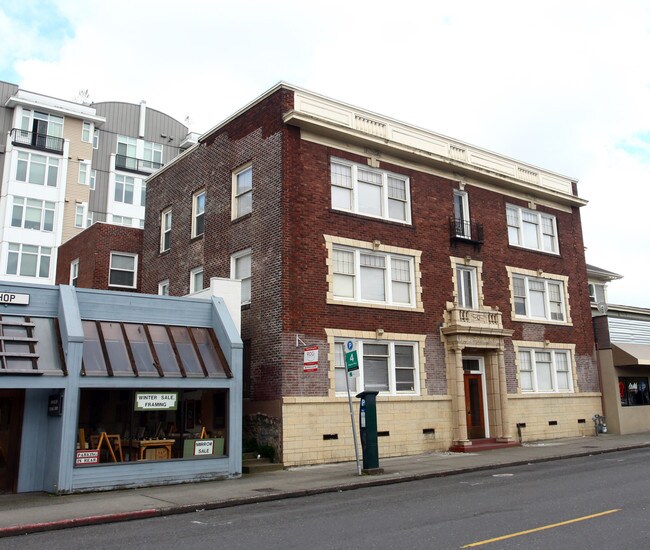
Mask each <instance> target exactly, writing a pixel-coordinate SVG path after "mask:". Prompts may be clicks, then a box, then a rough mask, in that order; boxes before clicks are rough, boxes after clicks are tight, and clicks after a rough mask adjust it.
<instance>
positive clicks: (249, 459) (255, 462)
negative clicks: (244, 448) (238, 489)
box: [241, 453, 284, 475]
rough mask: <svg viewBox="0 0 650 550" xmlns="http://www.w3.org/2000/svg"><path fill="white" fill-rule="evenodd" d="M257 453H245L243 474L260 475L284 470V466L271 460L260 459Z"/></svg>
mask: <svg viewBox="0 0 650 550" xmlns="http://www.w3.org/2000/svg"><path fill="white" fill-rule="evenodd" d="M258 457H259V455H258V454H257V453H244V457H243V461H242V470H241V471H242V474H249V475H250V474H259V473H261V472H275V471H277V470H283V469H284V466H282V464H278V463H275V462H271V459H270V458H262V457H259V458H258Z"/></svg>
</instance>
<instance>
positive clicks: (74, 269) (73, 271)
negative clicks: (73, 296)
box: [70, 258, 79, 286]
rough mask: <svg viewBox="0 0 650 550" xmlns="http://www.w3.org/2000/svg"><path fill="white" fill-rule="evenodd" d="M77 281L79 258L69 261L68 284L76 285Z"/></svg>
mask: <svg viewBox="0 0 650 550" xmlns="http://www.w3.org/2000/svg"><path fill="white" fill-rule="evenodd" d="M78 282H79V258H77V259H76V260H72V261H71V262H70V284H71V285H72V286H77V283H78Z"/></svg>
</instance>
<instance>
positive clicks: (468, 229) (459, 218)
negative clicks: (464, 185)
mask: <svg viewBox="0 0 650 550" xmlns="http://www.w3.org/2000/svg"><path fill="white" fill-rule="evenodd" d="M454 232H455V235H456V237H461V238H464V239H471V238H472V225H471V223H470V219H469V201H468V199H467V192H465V191H458V190H454Z"/></svg>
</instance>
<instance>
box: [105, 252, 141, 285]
mask: <svg viewBox="0 0 650 550" xmlns="http://www.w3.org/2000/svg"><path fill="white" fill-rule="evenodd" d="M137 280H138V255H137V254H127V253H126V252H111V263H110V272H109V278H108V284H109V285H110V286H119V287H123V288H135V287H136V283H137Z"/></svg>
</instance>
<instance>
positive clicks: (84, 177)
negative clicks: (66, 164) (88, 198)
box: [77, 161, 95, 189]
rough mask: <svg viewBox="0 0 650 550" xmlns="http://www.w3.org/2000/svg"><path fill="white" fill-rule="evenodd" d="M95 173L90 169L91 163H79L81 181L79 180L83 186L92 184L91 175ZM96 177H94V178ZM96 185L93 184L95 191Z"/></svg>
mask: <svg viewBox="0 0 650 550" xmlns="http://www.w3.org/2000/svg"><path fill="white" fill-rule="evenodd" d="M92 172H94V170H91V169H90V163H89V162H85V161H83V162H80V163H79V179H78V180H77V181H78V182H79V183H80V184H81V185H89V184H90V175H91V173H92ZM93 177H94V176H93ZM94 187H95V185H94V183H93V189H94Z"/></svg>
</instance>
